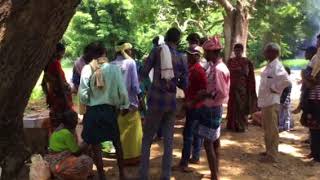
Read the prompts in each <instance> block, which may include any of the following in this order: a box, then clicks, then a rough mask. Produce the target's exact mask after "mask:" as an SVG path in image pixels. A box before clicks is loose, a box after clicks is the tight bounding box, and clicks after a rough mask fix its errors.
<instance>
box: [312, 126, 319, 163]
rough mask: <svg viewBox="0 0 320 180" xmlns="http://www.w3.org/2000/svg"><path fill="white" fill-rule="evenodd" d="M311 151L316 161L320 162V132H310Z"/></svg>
mask: <svg viewBox="0 0 320 180" xmlns="http://www.w3.org/2000/svg"><path fill="white" fill-rule="evenodd" d="M310 140H311V142H310V149H311V155H312V157H313V158H314V160H315V161H318V162H320V130H318V129H317V130H314V129H311V130H310Z"/></svg>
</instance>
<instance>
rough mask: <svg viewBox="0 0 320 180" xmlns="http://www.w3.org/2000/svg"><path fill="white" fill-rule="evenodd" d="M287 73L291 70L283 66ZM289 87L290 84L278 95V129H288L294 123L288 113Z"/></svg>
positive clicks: (289, 101) (289, 102)
mask: <svg viewBox="0 0 320 180" xmlns="http://www.w3.org/2000/svg"><path fill="white" fill-rule="evenodd" d="M285 69H286V71H287V73H288V74H289V75H290V74H291V70H290V68H288V67H285ZM291 89H292V84H291V83H290V85H289V86H288V87H286V88H285V89H284V90H283V92H282V94H281V97H280V114H279V115H280V117H279V131H280V132H281V131H290V130H291V129H292V128H293V126H294V124H293V119H292V116H291V113H290V104H291V99H290V95H291Z"/></svg>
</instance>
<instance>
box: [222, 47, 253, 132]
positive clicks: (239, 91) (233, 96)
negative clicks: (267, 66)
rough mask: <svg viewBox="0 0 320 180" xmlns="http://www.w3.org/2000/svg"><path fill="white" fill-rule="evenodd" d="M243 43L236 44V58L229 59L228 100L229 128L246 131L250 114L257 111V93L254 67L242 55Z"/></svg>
mask: <svg viewBox="0 0 320 180" xmlns="http://www.w3.org/2000/svg"><path fill="white" fill-rule="evenodd" d="M242 54H243V45H242V44H236V45H235V46H234V55H235V57H234V58H231V59H230V60H229V61H228V68H229V70H230V75H231V85H230V94H229V102H228V114H227V120H228V122H227V129H229V130H232V131H236V132H245V130H246V128H247V124H248V115H249V114H252V113H254V112H256V111H257V94H256V87H255V86H256V84H255V76H254V67H253V64H252V62H251V61H250V60H248V59H247V58H245V57H243V56H242Z"/></svg>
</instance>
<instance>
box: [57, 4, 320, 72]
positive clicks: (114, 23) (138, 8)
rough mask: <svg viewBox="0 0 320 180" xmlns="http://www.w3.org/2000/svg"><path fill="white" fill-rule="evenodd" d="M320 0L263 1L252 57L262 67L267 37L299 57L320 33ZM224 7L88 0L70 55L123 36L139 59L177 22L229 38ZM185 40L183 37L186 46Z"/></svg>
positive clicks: (71, 34)
mask: <svg viewBox="0 0 320 180" xmlns="http://www.w3.org/2000/svg"><path fill="white" fill-rule="evenodd" d="M315 4H317V0H288V1H283V0H259V1H257V3H256V5H255V10H254V11H253V12H252V13H251V20H250V33H249V39H248V56H249V57H250V58H251V59H252V60H253V61H254V62H256V65H257V66H258V65H259V64H260V63H261V61H262V60H263V57H262V56H261V50H262V48H263V46H264V45H265V43H266V42H269V41H276V42H278V43H279V44H281V46H282V49H283V51H282V55H283V58H284V59H293V58H295V56H296V55H297V54H301V52H300V53H299V50H298V47H302V46H306V45H308V44H311V42H312V40H313V38H314V35H315V34H316V33H317V32H318V30H319V27H318V24H319V23H318V22H317V19H319V17H320V16H319V11H318V10H319V9H317V6H318V5H315ZM223 13H224V11H223V9H222V8H221V7H220V6H219V5H218V4H217V3H215V2H214V1H213V2H211V1H204V0H174V1H170V0H83V1H82V3H81V5H80V6H79V8H78V11H77V13H76V14H75V16H74V17H73V19H72V21H71V23H70V25H69V28H68V30H67V31H66V33H65V36H64V39H63V40H64V42H65V43H66V45H67V57H68V58H69V59H70V60H74V59H76V58H77V57H78V56H80V55H81V53H82V50H83V47H84V46H85V45H86V44H88V43H89V42H92V41H96V40H100V41H102V42H104V43H105V45H106V46H107V48H108V49H109V58H113V57H112V56H113V48H114V46H115V45H116V44H117V42H119V41H123V40H125V41H129V42H131V43H133V44H134V45H135V48H136V49H137V50H138V52H139V53H138V55H139V58H141V57H142V55H144V54H147V53H148V52H149V50H150V48H151V41H152V39H153V37H155V36H156V35H159V34H164V33H165V31H166V30H167V29H168V28H169V27H171V26H176V27H178V28H180V30H181V31H182V32H183V33H184V39H185V37H186V35H187V34H188V33H190V32H198V33H199V34H201V35H202V36H210V35H215V34H218V35H220V36H221V37H223ZM184 45H185V41H183V42H182V44H181V46H182V48H183V47H184Z"/></svg>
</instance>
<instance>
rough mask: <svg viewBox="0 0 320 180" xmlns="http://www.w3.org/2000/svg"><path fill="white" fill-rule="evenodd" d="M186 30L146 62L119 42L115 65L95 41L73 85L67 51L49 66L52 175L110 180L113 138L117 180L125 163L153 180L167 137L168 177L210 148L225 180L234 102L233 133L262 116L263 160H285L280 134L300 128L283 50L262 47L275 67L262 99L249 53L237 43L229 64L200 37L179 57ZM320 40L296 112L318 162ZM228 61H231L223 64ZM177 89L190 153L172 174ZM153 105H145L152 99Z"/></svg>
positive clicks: (164, 174)
mask: <svg viewBox="0 0 320 180" xmlns="http://www.w3.org/2000/svg"><path fill="white" fill-rule="evenodd" d="M181 36H182V35H181V32H180V31H179V30H178V29H177V28H171V29H169V30H168V31H167V33H166V34H165V36H164V37H163V36H158V37H156V38H154V40H153V47H152V50H151V52H150V54H149V55H148V57H147V58H146V59H145V61H143V62H139V61H136V60H135V58H134V52H133V46H132V44H130V43H129V42H119V43H118V45H117V46H116V47H115V51H116V55H115V59H114V60H111V61H110V60H109V59H108V58H107V50H106V48H105V47H104V45H103V44H102V43H99V42H94V43H91V44H89V45H88V46H87V47H86V48H85V49H84V53H83V56H81V57H80V58H79V59H78V60H76V61H75V65H74V68H73V76H72V87H70V86H69V84H68V83H67V80H66V78H65V75H64V72H63V70H62V67H61V63H60V62H61V59H62V57H63V55H64V52H65V47H64V46H63V45H62V44H60V43H59V44H58V45H57V47H56V51H55V53H54V55H53V57H52V60H51V61H50V62H49V64H48V65H47V67H46V69H45V73H44V74H45V75H44V80H43V83H42V85H43V88H44V90H45V94H46V96H47V103H48V105H49V109H50V120H51V123H50V124H51V126H50V127H51V128H50V134H51V136H50V140H49V154H48V155H47V156H46V160H47V161H48V162H49V164H50V168H51V171H52V173H53V175H54V176H56V177H58V178H62V179H87V178H88V177H89V176H92V175H93V173H92V166H93V164H95V166H96V167H97V172H98V175H99V179H101V180H104V179H106V177H105V173H104V167H103V160H102V158H103V155H102V149H101V143H103V142H105V141H112V142H113V145H114V147H115V149H116V157H117V162H118V167H119V175H120V179H126V178H127V176H126V174H125V172H124V167H125V166H126V165H139V177H137V179H139V180H147V179H149V164H150V150H151V145H152V143H153V142H154V139H155V137H156V138H159V139H162V140H163V143H164V146H163V147H164V154H163V158H162V166H161V179H162V180H169V179H170V177H171V171H172V170H177V171H182V172H185V173H188V172H192V171H193V169H191V168H189V167H188V165H189V163H193V164H199V163H200V161H199V160H200V151H201V147H202V145H203V146H204V148H205V151H206V155H207V160H208V164H209V169H210V171H211V176H210V178H211V179H213V180H217V179H219V159H220V146H221V145H220V134H221V129H222V127H221V125H222V115H223V112H224V109H223V105H224V104H228V108H227V116H226V119H227V123H226V128H227V129H228V130H230V131H234V132H240V133H244V132H246V131H247V129H248V118H249V117H250V116H252V117H254V114H257V113H260V114H261V123H262V126H263V129H264V135H265V147H266V151H265V152H263V153H261V161H262V162H271V163H274V162H277V161H278V144H279V131H284V130H290V129H292V128H293V125H294V124H293V120H292V118H291V114H290V92H291V88H292V85H291V82H290V78H289V74H290V69H288V68H285V67H284V66H283V65H282V63H281V61H280V55H281V49H280V46H279V45H278V44H276V43H269V44H267V45H266V46H265V49H264V52H263V53H264V56H265V58H266V60H267V61H268V63H267V65H266V68H265V69H264V70H263V72H262V73H261V82H260V87H259V90H258V92H259V93H258V96H257V93H256V82H255V72H254V66H253V63H252V62H251V61H250V60H249V59H248V58H246V57H244V56H243V52H244V46H243V45H242V44H241V43H236V44H235V45H234V49H233V56H232V57H231V58H230V59H229V60H227V61H224V60H223V58H222V57H221V53H222V50H223V46H222V44H221V43H220V39H219V37H217V36H213V37H209V38H201V37H200V36H199V35H198V34H197V33H191V34H190V35H189V36H188V38H187V41H188V43H189V44H188V48H187V49H186V51H185V52H181V51H179V50H178V46H179V43H180V41H181ZM319 47H320V36H318V44H317V47H310V48H308V49H307V50H306V58H307V59H309V60H310V64H309V65H308V66H307V68H306V69H305V70H303V71H302V89H301V92H302V93H301V98H300V103H299V107H297V109H296V110H294V112H293V113H299V112H300V111H303V113H302V117H301V123H302V125H304V126H307V127H309V128H310V144H311V146H310V147H311V153H310V155H309V157H310V158H313V159H314V160H315V161H320V144H319V142H320V114H319V111H317V110H318V109H319V107H320V73H319V71H320V51H317V48H319ZM224 62H227V63H226V64H225V63H224ZM177 88H180V89H182V90H183V92H184V94H185V99H184V102H183V109H184V110H185V115H186V118H185V125H184V130H183V148H182V154H181V160H180V162H179V164H177V165H174V166H173V167H172V151H173V135H174V125H175V120H176V114H177V109H178V105H177V98H176V93H177ZM72 93H74V94H78V95H79V113H80V114H83V115H84V116H83V120H82V124H83V131H82V134H81V136H82V139H83V142H78V140H77V138H76V136H75V135H74V134H75V127H76V125H77V123H78V116H77V113H75V109H74V105H73V101H72ZM145 101H146V102H145Z"/></svg>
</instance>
